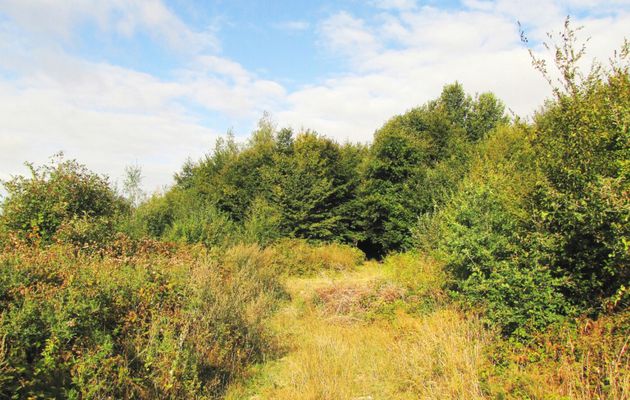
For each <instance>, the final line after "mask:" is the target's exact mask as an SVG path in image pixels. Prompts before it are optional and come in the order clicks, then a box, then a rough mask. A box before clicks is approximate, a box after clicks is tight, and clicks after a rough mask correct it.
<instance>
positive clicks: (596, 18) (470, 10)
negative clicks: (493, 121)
mask: <svg viewBox="0 0 630 400" xmlns="http://www.w3.org/2000/svg"><path fill="white" fill-rule="evenodd" d="M464 3H465V4H466V7H465V8H463V9H439V8H436V7H431V6H424V7H420V8H416V9H411V8H410V9H407V10H402V11H397V12H396V13H389V14H385V15H379V17H378V18H376V19H375V20H372V21H369V22H368V21H366V20H361V19H359V18H357V17H355V16H353V15H351V14H348V13H340V14H337V15H335V16H333V17H332V18H331V19H328V20H326V21H324V22H323V23H322V28H321V35H322V39H321V40H322V41H323V42H325V43H326V44H327V45H328V48H329V49H330V50H331V51H333V52H334V54H336V55H338V56H339V57H340V58H341V59H342V60H347V61H349V62H350V66H351V68H350V70H349V71H348V72H347V73H346V74H345V75H341V76H337V77H334V78H331V79H328V80H326V81H324V82H322V83H320V84H318V85H311V86H308V87H305V88H303V89H301V90H298V91H296V92H294V93H291V94H290V95H289V97H288V100H289V107H288V109H286V110H284V111H282V112H280V113H279V114H278V115H277V117H278V119H279V122H280V124H283V123H286V124H290V125H292V126H294V127H300V126H306V127H310V128H314V129H316V130H318V131H320V132H321V133H324V134H327V135H331V136H333V137H336V138H338V139H340V140H344V139H350V140H357V141H369V140H370V139H371V135H372V133H373V132H374V130H375V129H377V128H378V127H380V126H381V125H382V124H383V122H384V121H386V120H387V119H388V118H390V117H391V116H392V115H395V114H398V113H401V112H404V111H405V110H407V109H409V108H411V107H414V106H417V105H420V104H423V103H425V102H426V101H428V100H430V99H432V98H435V97H437V96H438V95H439V93H440V91H441V88H442V87H443V85H444V84H447V83H451V82H453V81H455V80H458V81H459V82H461V83H463V85H464V87H465V89H466V90H467V91H469V92H472V93H475V92H483V91H493V92H495V93H496V94H497V95H498V96H499V97H500V98H502V99H503V100H504V101H505V102H506V104H507V106H508V107H510V108H511V109H512V110H514V111H515V112H516V113H517V114H519V115H521V116H527V115H531V114H532V112H533V111H535V110H536V109H537V108H538V107H540V106H541V105H542V103H543V101H544V99H545V98H546V97H548V96H549V94H550V89H549V87H548V86H547V84H546V82H545V80H544V79H543V78H542V77H541V76H540V75H539V74H538V72H536V71H535V70H534V69H533V68H532V66H531V60H530V58H529V55H528V53H527V50H526V49H525V48H524V47H523V45H522V44H521V43H520V40H519V32H518V27H517V24H516V21H517V20H519V19H520V20H521V21H523V22H524V24H525V26H526V27H528V29H529V33H530V37H532V38H535V39H539V38H544V37H545V35H544V33H545V32H547V31H551V30H553V31H557V30H559V29H561V28H562V23H563V22H564V17H565V14H566V13H567V12H568V10H569V5H570V6H572V7H577V6H580V7H600V8H599V10H598V12H599V14H592V13H591V14H589V15H591V16H590V17H588V18H583V19H576V20H575V21H574V26H579V25H585V29H584V31H583V32H581V35H583V36H584V37H585V36H591V41H590V43H589V50H588V51H589V52H588V55H589V57H592V56H595V57H598V58H599V59H600V60H606V57H607V56H608V55H610V54H612V52H613V50H614V49H616V48H618V47H619V46H620V45H621V42H622V39H623V36H624V34H627V27H628V26H630V13H628V12H626V11H624V10H623V9H620V8H614V7H613V8H610V7H608V8H606V7H604V4H603V2H600V1H586V0H584V1H579V0H574V1H571V2H564V3H561V2H550V1H542V0H535V3H532V1H527V2H525V1H508V0H498V1H479V0H466V1H465V2H464ZM436 4H437V3H436ZM606 11H608V12H606ZM534 45H535V46H536V47H535V51H537V52H538V54H540V53H539V51H540V46H539V44H538V43H534Z"/></svg>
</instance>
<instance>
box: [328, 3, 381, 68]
mask: <svg viewBox="0 0 630 400" xmlns="http://www.w3.org/2000/svg"><path fill="white" fill-rule="evenodd" d="M320 33H321V44H322V45H323V46H324V47H326V48H328V49H329V50H331V51H333V52H335V53H337V54H339V55H342V56H346V57H349V58H352V59H355V58H357V59H360V58H361V57H364V56H365V55H366V54H375V53H376V52H377V51H378V50H380V48H381V43H380V42H379V40H378V39H377V38H376V36H375V35H374V33H373V32H372V31H370V30H369V29H368V28H367V27H366V25H365V22H364V21H363V20H361V19H359V18H355V17H353V16H352V15H350V14H348V13H347V12H340V13H338V14H335V15H333V16H332V17H330V18H328V19H326V20H324V21H323V22H322V23H321V26H320Z"/></svg>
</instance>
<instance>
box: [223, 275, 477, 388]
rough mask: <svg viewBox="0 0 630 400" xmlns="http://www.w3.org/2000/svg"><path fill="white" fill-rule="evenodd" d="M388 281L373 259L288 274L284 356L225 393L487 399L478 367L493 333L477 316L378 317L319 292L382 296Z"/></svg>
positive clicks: (279, 324) (280, 322)
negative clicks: (336, 269) (354, 266)
mask: <svg viewBox="0 0 630 400" xmlns="http://www.w3.org/2000/svg"><path fill="white" fill-rule="evenodd" d="M390 279H391V277H390V275H389V274H388V273H387V271H386V269H384V268H383V267H382V266H380V265H377V264H374V263H368V264H366V265H365V266H363V267H361V268H359V269H358V270H356V271H353V272H347V271H346V272H342V273H327V274H324V275H319V276H317V277H312V278H295V279H292V280H290V281H289V282H288V284H287V286H288V291H289V293H290V294H291V296H292V301H291V302H290V303H289V304H288V305H287V306H286V307H284V308H283V309H282V310H281V311H280V312H279V313H278V314H277V315H276V316H275V317H274V320H273V326H274V327H275V329H276V331H277V332H278V334H279V335H281V336H282V337H283V341H284V342H285V343H286V354H285V355H284V357H282V358H280V359H278V360H275V361H271V362H268V363H266V364H264V365H262V366H259V367H258V368H257V370H255V371H254V374H253V376H252V377H251V379H250V380H248V381H246V382H241V383H240V384H237V385H234V386H233V387H232V388H231V389H230V390H229V391H228V395H227V398H228V399H247V398H249V399H280V400H281V399H297V398H299V399H357V400H358V399H366V400H367V399H417V398H425V399H445V398H446V399H447V398H459V399H477V398H483V394H482V391H481V383H480V381H479V378H478V374H477V371H478V370H479V369H481V368H482V365H481V364H482V363H483V362H484V356H483V349H484V346H485V343H486V342H487V337H486V333H485V331H484V330H483V328H482V326H481V324H480V323H479V321H477V320H476V319H474V318H467V317H465V316H464V315H463V314H462V313H461V312H459V311H457V310H456V309H454V308H450V307H445V308H436V309H435V310H433V311H432V312H430V313H425V314H422V315H411V314H409V313H407V312H406V311H405V309H404V307H399V308H396V309H395V310H394V311H393V313H394V318H389V317H387V314H386V315H385V316H384V317H383V318H378V317H374V315H373V314H370V311H371V310H370V307H366V308H358V309H357V308H355V309H352V307H350V311H348V309H343V310H341V311H339V312H335V311H334V310H340V309H339V308H336V307H330V304H327V300H329V301H333V302H335V301H338V298H336V297H335V296H328V297H326V299H325V300H322V298H321V293H322V292H326V293H329V294H330V293H331V291H332V292H334V291H335V289H337V290H339V291H341V292H342V294H343V295H342V296H341V297H344V296H346V297H352V295H355V296H358V297H359V298H371V299H374V298H379V295H381V294H382V291H379V289H382V288H383V287H391V285H394V284H395V283H394V282H393V281H391V280H390ZM388 284H389V285H388ZM351 287H355V288H357V289H356V290H355V291H351V290H349V288H351ZM370 289H371V290H373V293H372V294H371V295H370V294H369V291H370ZM366 292H367V293H366ZM348 293H350V294H348ZM381 300H383V299H381ZM359 302H360V301H359ZM394 303H395V301H394ZM373 304H378V305H379V306H382V302H379V301H375V302H374V303H373ZM362 314H363V315H362ZM364 317H365V318H364Z"/></svg>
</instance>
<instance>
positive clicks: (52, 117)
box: [0, 0, 630, 191]
mask: <svg viewBox="0 0 630 400" xmlns="http://www.w3.org/2000/svg"><path fill="white" fill-rule="evenodd" d="M568 14H570V15H572V16H573V18H574V20H575V25H583V26H584V30H583V31H582V35H583V37H586V36H590V37H591V41H590V43H589V55H590V56H593V57H597V58H599V59H602V60H606V59H607V58H608V56H609V55H610V54H612V51H613V50H614V49H617V48H619V46H620V45H621V43H622V41H623V38H624V36H630V29H629V28H628V27H629V26H630V0H612V1H599V0H557V1H542V0H530V1H519V0H516V1H507V0H461V1H453V0H451V1H427V0H425V1H423V0H363V1H359V0H341V1H286V0H268V1H264V2H257V1H248V0H134V1H129V0H56V1H55V0H0V121H1V122H0V179H7V178H8V177H9V176H11V175H12V174H16V173H23V172H24V171H25V170H24V168H23V166H22V163H23V162H24V161H34V162H36V163H42V162H45V161H46V160H47V158H48V157H49V156H50V155H52V154H53V153H56V152H58V151H60V150H62V151H64V152H65V153H66V154H67V156H68V157H71V158H77V159H78V160H79V161H81V162H83V163H85V164H87V165H88V166H89V167H90V168H92V169H94V170H96V171H98V172H101V173H105V174H108V175H109V176H110V177H111V178H112V180H114V181H116V180H119V179H120V177H121V175H122V171H123V170H124V167H125V165H129V164H138V165H140V166H141V167H142V168H143V171H144V176H145V187H146V188H147V190H149V191H151V190H155V189H156V188H158V187H161V186H163V185H168V184H169V183H170V182H171V179H172V175H173V173H174V172H175V171H177V170H178V168H179V167H180V166H181V164H182V162H183V161H184V160H185V159H186V158H187V157H192V158H197V157H200V156H201V155H202V154H204V153H205V152H208V151H210V150H211V149H212V145H213V143H214V141H215V140H216V138H217V137H218V136H219V135H221V134H224V133H225V132H226V131H227V130H228V129H231V128H232V129H233V130H234V131H235V133H236V134H237V137H240V138H244V137H246V136H247V135H248V133H249V132H250V131H251V130H252V129H253V128H254V127H255V125H256V121H257V120H258V118H260V116H261V115H262V113H263V112H264V111H268V112H270V113H271V115H272V117H273V119H274V120H275V121H276V122H277V124H278V125H279V126H291V127H293V128H295V129H297V130H299V129H301V128H312V129H315V130H317V131H318V132H320V133H322V134H325V135H327V136H330V137H333V138H335V139H337V140H339V141H344V140H351V141H360V142H367V141H369V140H370V139H371V137H372V134H373V132H374V130H376V129H378V127H379V126H381V125H382V124H383V123H384V122H385V120H386V119H388V118H389V117H391V116H393V115H395V114H398V113H401V112H404V111H405V110H407V109H409V108H411V107H414V106H417V105H419V104H422V103H424V102H426V101H427V100H429V99H431V98H434V97H435V96H437V95H438V94H439V92H440V90H441V88H442V86H443V85H444V84H447V83H450V82H453V81H455V80H458V81H460V82H462V83H463V84H464V87H465V88H466V89H467V90H468V91H469V92H471V93H478V92H482V91H493V92H495V93H496V94H497V95H499V97H501V98H503V99H504V101H505V102H506V103H507V105H508V106H509V107H510V108H511V109H512V110H513V111H514V112H515V113H517V114H519V115H521V116H528V115H531V114H532V112H533V111H534V110H536V108H537V107H539V106H540V105H541V104H542V102H543V101H544V99H545V98H546V97H547V96H548V94H549V88H548V87H547V86H546V83H545V81H544V80H543V79H542V78H541V77H540V76H539V75H538V74H537V73H536V72H535V71H534V70H533V69H532V67H531V65H530V61H529V58H528V57H529V56H528V54H527V51H526V49H524V48H523V46H522V44H521V43H520V42H519V36H518V29H517V24H516V22H517V21H521V22H522V23H523V24H524V26H525V27H526V28H527V31H528V35H529V37H530V38H531V39H532V40H531V43H532V44H533V46H534V51H536V52H541V51H542V48H541V46H540V41H541V40H542V39H543V38H544V37H545V33H546V32H549V31H557V30H559V29H560V28H561V26H562V23H563V20H564V17H565V16H566V15H568ZM540 54H541V55H543V54H544V53H542V52H541V53H540Z"/></svg>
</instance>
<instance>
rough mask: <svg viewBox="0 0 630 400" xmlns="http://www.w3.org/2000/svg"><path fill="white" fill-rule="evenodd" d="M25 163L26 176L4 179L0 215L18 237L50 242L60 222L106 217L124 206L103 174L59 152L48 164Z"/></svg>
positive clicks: (4, 223)
mask: <svg viewBox="0 0 630 400" xmlns="http://www.w3.org/2000/svg"><path fill="white" fill-rule="evenodd" d="M27 166H28V167H29V169H30V171H31V176H30V177H24V176H17V177H15V178H13V179H11V180H9V181H7V182H4V187H5V189H6V191H7V193H8V194H7V197H6V198H5V199H4V201H3V203H2V215H1V217H0V225H3V226H4V229H6V230H9V231H12V232H15V233H16V234H18V235H20V237H22V238H25V239H28V240H31V241H36V240H41V241H42V242H43V243H50V242H51V240H52V239H53V237H54V236H55V234H56V233H57V230H58V229H59V228H60V227H61V226H62V225H64V224H74V223H75V222H76V220H78V219H82V218H86V219H91V221H92V223H97V222H103V221H105V220H107V221H110V220H111V219H113V218H115V217H117V215H118V214H120V213H121V212H123V211H124V210H125V209H126V207H127V205H126V203H125V201H124V200H123V199H122V198H121V197H120V196H118V195H117V194H116V193H115V192H114V191H113V190H112V188H111V187H110V186H109V182H108V180H107V178H106V177H103V176H100V175H97V174H94V173H93V172H91V171H89V170H88V169H87V168H86V167H85V166H83V165H81V164H79V163H77V162H76V161H74V160H63V159H62V158H61V156H59V157H58V158H57V159H54V160H53V161H52V162H51V164H49V165H43V166H41V167H35V166H33V165H32V164H27ZM73 220H74V221H75V222H71V221H73ZM102 228H103V229H105V228H107V225H106V226H104V227H102ZM99 229H101V228H99Z"/></svg>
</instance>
